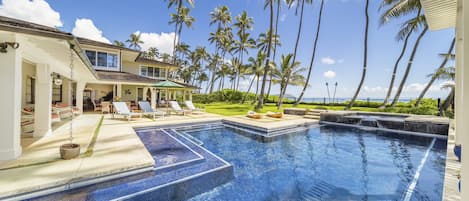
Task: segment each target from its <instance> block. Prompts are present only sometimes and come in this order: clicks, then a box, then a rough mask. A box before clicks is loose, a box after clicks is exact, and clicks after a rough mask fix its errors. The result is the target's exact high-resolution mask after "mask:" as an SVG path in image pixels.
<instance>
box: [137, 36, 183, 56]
mask: <svg viewBox="0 0 469 201" xmlns="http://www.w3.org/2000/svg"><path fill="white" fill-rule="evenodd" d="M135 34H141V35H140V40H142V41H143V44H141V46H142V50H143V51H145V50H148V48H150V47H156V48H158V50H159V51H160V53H168V54H173V49H174V47H173V41H174V37H175V35H176V34H174V32H171V33H164V32H162V33H159V34H158V33H145V32H140V31H136V32H135Z"/></svg>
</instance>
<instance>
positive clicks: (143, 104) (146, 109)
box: [138, 101, 166, 119]
mask: <svg viewBox="0 0 469 201" xmlns="http://www.w3.org/2000/svg"><path fill="white" fill-rule="evenodd" d="M138 105H139V106H140V109H141V110H142V111H143V115H151V116H153V119H155V118H156V116H157V115H159V116H163V117H164V115H165V114H166V113H165V112H162V111H158V110H154V109H153V108H151V106H150V103H149V102H148V101H138Z"/></svg>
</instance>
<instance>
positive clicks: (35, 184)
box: [0, 114, 221, 199]
mask: <svg viewBox="0 0 469 201" xmlns="http://www.w3.org/2000/svg"><path fill="white" fill-rule="evenodd" d="M101 116H104V118H103V122H102V125H101V127H100V128H99V133H97V138H96V139H95V142H93V143H92V141H93V134H94V132H95V130H96V129H97V127H98V123H99V121H100V119H101ZM220 120H221V118H220V116H218V115H212V114H197V115H195V114H194V115H186V116H177V115H171V116H169V117H165V118H160V119H156V120H152V119H148V118H141V119H134V120H132V121H130V122H128V121H127V120H123V119H112V118H111V115H109V114H105V115H101V114H84V115H81V116H79V117H76V118H75V120H74V122H73V129H74V137H75V139H74V142H76V143H79V144H80V145H81V147H82V150H81V153H82V154H81V156H80V157H79V158H77V159H73V160H61V159H60V156H59V146H60V144H62V143H63V142H66V141H67V139H68V134H69V126H68V124H64V125H62V126H61V127H59V128H57V129H55V130H54V131H53V134H52V135H51V136H48V137H44V138H42V139H32V138H23V139H22V140H23V143H22V145H23V154H22V156H21V157H20V158H19V159H17V160H14V161H9V162H5V163H2V164H0V178H2V179H0V199H2V198H8V197H11V196H17V195H22V196H23V197H16V198H17V199H25V198H28V197H34V196H38V195H41V194H45V193H44V190H47V191H48V192H49V193H51V192H55V191H61V190H66V189H70V188H74V187H77V186H80V185H78V184H77V183H82V184H81V185H84V184H86V183H87V182H89V180H90V179H94V178H98V177H104V176H110V175H115V174H117V173H122V172H126V171H131V170H135V171H144V170H150V169H152V168H153V166H154V160H153V158H152V156H151V154H150V153H149V152H148V151H147V149H146V148H145V146H144V144H143V143H142V142H141V140H140V139H139V138H138V136H137V135H136V133H135V131H134V129H133V127H145V126H155V125H157V126H161V125H174V124H190V123H195V122H205V121H220ZM90 146H92V149H88V147H90ZM87 149H88V153H85V152H86V150H87ZM90 150H92V151H91V152H90ZM37 191H40V192H39V193H38V192H37ZM31 193H33V194H31Z"/></svg>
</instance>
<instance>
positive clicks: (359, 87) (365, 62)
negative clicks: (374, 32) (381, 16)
mask: <svg viewBox="0 0 469 201" xmlns="http://www.w3.org/2000/svg"><path fill="white" fill-rule="evenodd" d="M368 6H369V0H366V3H365V38H364V40H363V71H362V78H361V80H360V84H358V87H357V91H355V94H354V95H353V97H352V100H350V103H349V104H348V105H347V106H346V107H345V109H346V110H348V109H350V108H351V107H352V106H353V103H355V100H356V99H357V96H358V94H359V93H360V90H361V89H362V86H363V82H364V81H365V76H366V64H367V56H368V25H369V20H370V19H369V16H368Z"/></svg>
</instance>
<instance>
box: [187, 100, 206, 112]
mask: <svg viewBox="0 0 469 201" xmlns="http://www.w3.org/2000/svg"><path fill="white" fill-rule="evenodd" d="M184 103H185V104H186V106H187V108H189V110H191V111H192V112H205V109H202V108H196V107H195V106H194V103H192V101H185V102H184Z"/></svg>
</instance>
